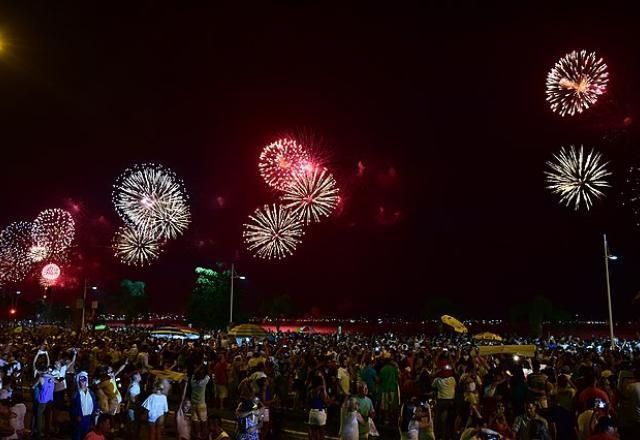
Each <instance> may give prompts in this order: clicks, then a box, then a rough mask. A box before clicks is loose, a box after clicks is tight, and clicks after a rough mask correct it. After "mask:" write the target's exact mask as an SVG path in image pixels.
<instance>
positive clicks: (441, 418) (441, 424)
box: [431, 363, 456, 440]
mask: <svg viewBox="0 0 640 440" xmlns="http://www.w3.org/2000/svg"><path fill="white" fill-rule="evenodd" d="M431 387H432V388H433V389H434V390H435V392H436V402H437V404H436V408H437V413H436V414H437V416H436V417H437V419H436V424H435V428H436V438H438V439H440V438H442V439H445V440H448V439H451V438H453V423H454V421H455V409H454V407H455V397H456V378H455V377H453V369H452V368H451V365H449V364H448V363H447V364H444V365H443V366H442V367H441V368H440V370H439V371H438V377H436V378H435V379H434V380H433V383H432V384H431Z"/></svg>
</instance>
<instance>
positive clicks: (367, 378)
mask: <svg viewBox="0 0 640 440" xmlns="http://www.w3.org/2000/svg"><path fill="white" fill-rule="evenodd" d="M359 376H360V380H361V381H362V382H364V383H366V384H367V389H368V390H369V394H368V396H369V398H370V399H371V401H372V402H373V403H374V404H375V396H376V381H377V380H378V373H377V372H376V369H375V368H373V358H372V357H371V356H370V355H368V354H367V355H366V356H365V359H364V365H363V367H362V368H361V369H360V372H359Z"/></svg>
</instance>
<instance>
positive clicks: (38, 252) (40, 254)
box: [29, 245, 49, 263]
mask: <svg viewBox="0 0 640 440" xmlns="http://www.w3.org/2000/svg"><path fill="white" fill-rule="evenodd" d="M48 254H49V252H48V251H47V248H46V247H44V246H35V245H34V246H31V247H30V248H29V258H30V259H31V261H33V262H34V263H39V262H40V261H43V260H44V259H45V258H47V255H48Z"/></svg>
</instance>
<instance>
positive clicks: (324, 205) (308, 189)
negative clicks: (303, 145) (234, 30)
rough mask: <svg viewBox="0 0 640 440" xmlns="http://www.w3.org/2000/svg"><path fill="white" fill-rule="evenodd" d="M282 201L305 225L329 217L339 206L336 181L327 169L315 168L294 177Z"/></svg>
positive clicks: (284, 191)
mask: <svg viewBox="0 0 640 440" xmlns="http://www.w3.org/2000/svg"><path fill="white" fill-rule="evenodd" d="M281 200H282V202H283V204H284V206H285V208H288V209H291V210H292V211H293V213H294V214H295V215H296V216H298V217H299V218H300V219H301V220H302V221H303V222H304V223H305V224H309V223H311V222H319V221H320V218H321V217H328V216H329V215H330V214H331V213H332V212H333V210H334V209H335V208H336V205H337V204H338V187H337V186H336V181H335V179H334V178H333V176H332V175H331V173H329V172H328V171H327V169H326V168H322V169H320V168H318V167H313V168H311V169H309V170H305V171H302V172H300V173H297V174H296V175H295V176H293V180H292V181H291V184H290V185H289V186H287V187H286V188H285V189H284V190H283V195H282V197H281Z"/></svg>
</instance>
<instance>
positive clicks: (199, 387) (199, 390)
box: [191, 365, 210, 437]
mask: <svg viewBox="0 0 640 440" xmlns="http://www.w3.org/2000/svg"><path fill="white" fill-rule="evenodd" d="M209 380H210V377H209V375H208V374H207V373H206V371H205V369H204V366H203V365H201V366H200V367H198V368H197V369H196V371H195V373H194V374H193V378H192V379H191V408H192V410H193V417H192V418H193V421H194V423H195V426H194V428H195V429H194V431H195V436H196V437H199V436H200V433H204V430H205V429H206V426H207V401H206V389H207V384H208V383H209Z"/></svg>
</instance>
